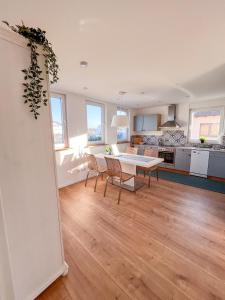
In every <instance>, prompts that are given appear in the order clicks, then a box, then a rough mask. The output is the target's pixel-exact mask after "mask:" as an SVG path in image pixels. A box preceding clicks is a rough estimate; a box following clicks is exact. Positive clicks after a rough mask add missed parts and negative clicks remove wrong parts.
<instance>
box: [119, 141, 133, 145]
mask: <svg viewBox="0 0 225 300" xmlns="http://www.w3.org/2000/svg"><path fill="white" fill-rule="evenodd" d="M117 144H130V141H119V142H117Z"/></svg>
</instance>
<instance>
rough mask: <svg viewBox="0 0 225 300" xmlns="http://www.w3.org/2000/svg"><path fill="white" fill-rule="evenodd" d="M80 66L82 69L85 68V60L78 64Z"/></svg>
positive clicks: (86, 64)
mask: <svg viewBox="0 0 225 300" xmlns="http://www.w3.org/2000/svg"><path fill="white" fill-rule="evenodd" d="M80 66H81V67H82V68H87V66H88V62H87V61H85V60H82V61H81V62H80Z"/></svg>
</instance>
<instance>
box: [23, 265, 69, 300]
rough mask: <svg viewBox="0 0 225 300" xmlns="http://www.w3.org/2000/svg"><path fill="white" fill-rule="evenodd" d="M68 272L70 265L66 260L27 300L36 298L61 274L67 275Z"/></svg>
mask: <svg viewBox="0 0 225 300" xmlns="http://www.w3.org/2000/svg"><path fill="white" fill-rule="evenodd" d="M67 273H68V265H67V263H66V262H64V263H63V265H62V266H61V268H60V269H59V270H58V271H57V272H56V273H55V274H53V275H52V276H51V277H50V278H49V279H48V280H47V281H46V282H45V283H44V284H43V285H42V286H41V287H39V288H37V289H36V290H35V291H34V292H33V293H32V294H31V295H29V296H28V297H26V300H33V299H36V298H37V297H38V296H39V295H40V294H41V293H42V292H43V291H44V290H46V289H47V288H48V287H49V286H50V285H51V284H52V283H53V282H54V281H55V280H56V279H57V278H59V277H60V276H61V275H62V276H66V275H67Z"/></svg>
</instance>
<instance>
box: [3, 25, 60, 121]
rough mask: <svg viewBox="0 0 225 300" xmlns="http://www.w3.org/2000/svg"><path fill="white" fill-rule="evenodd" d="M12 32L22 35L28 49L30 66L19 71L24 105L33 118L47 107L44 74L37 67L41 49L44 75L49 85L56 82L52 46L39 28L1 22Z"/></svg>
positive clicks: (56, 70)
mask: <svg viewBox="0 0 225 300" xmlns="http://www.w3.org/2000/svg"><path fill="white" fill-rule="evenodd" d="M3 23H4V24H5V25H7V26H8V27H9V28H10V29H11V30H12V31H14V32H16V33H18V34H20V35H22V36H23V37H24V38H26V39H27V40H28V43H27V47H29V48H30V51H31V52H30V65H29V66H28V68H27V69H23V70H21V71H22V72H23V74H24V81H25V82H24V83H23V86H24V91H23V98H24V103H25V104H27V105H28V106H29V109H30V112H31V113H32V114H33V116H34V118H35V119H37V118H38V116H39V109H40V108H41V106H42V105H45V106H46V105H47V103H48V94H47V90H46V89H45V87H44V84H43V81H44V74H43V71H42V69H41V66H40V65H39V59H38V56H39V55H40V54H39V50H38V48H39V47H41V50H42V53H43V56H44V65H45V68H46V71H45V73H46V75H47V76H49V77H50V83H51V84H52V83H56V82H57V81H58V79H59V78H58V70H59V66H58V64H57V59H56V55H55V53H54V51H53V49H52V44H51V43H50V42H49V41H48V40H47V38H46V32H45V31H44V30H42V29H40V28H33V27H28V26H25V25H24V24H23V22H22V24H21V25H15V26H11V25H10V24H9V23H8V22H7V21H3Z"/></svg>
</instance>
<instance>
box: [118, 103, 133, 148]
mask: <svg viewBox="0 0 225 300" xmlns="http://www.w3.org/2000/svg"><path fill="white" fill-rule="evenodd" d="M118 111H124V112H126V113H127V117H128V120H129V124H130V112H129V109H127V108H124V107H120V106H117V109H116V114H117V112H118ZM116 139H117V143H124V142H129V140H130V125H129V127H128V128H127V138H126V139H123V140H118V138H117V131H116Z"/></svg>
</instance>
